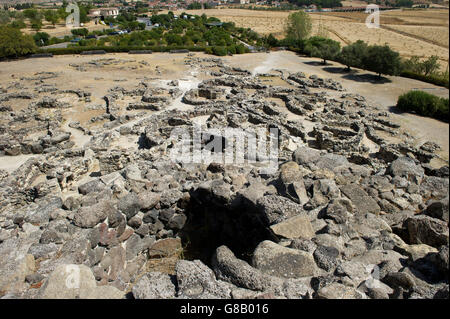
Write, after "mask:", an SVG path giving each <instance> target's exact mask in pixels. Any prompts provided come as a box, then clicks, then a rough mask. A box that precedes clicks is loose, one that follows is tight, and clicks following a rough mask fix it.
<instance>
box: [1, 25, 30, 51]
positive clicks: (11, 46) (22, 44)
mask: <svg viewBox="0 0 450 319" xmlns="http://www.w3.org/2000/svg"><path fill="white" fill-rule="evenodd" d="M36 49H37V48H36V44H35V43H34V40H33V38H32V37H31V36H30V35H23V34H22V32H21V31H20V30H19V29H16V28H11V27H6V26H4V27H0V58H2V57H18V56H21V55H26V54H30V53H34V52H36Z"/></svg>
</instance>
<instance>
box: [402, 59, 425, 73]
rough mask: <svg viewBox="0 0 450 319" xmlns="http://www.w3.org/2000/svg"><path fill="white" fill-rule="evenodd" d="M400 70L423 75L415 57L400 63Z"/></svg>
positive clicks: (420, 64)
mask: <svg viewBox="0 0 450 319" xmlns="http://www.w3.org/2000/svg"><path fill="white" fill-rule="evenodd" d="M402 69H403V70H405V71H409V72H413V73H415V74H422V73H423V64H422V62H421V61H420V58H419V57H418V56H417V55H415V56H412V57H411V58H409V59H408V60H404V61H403V62H402Z"/></svg>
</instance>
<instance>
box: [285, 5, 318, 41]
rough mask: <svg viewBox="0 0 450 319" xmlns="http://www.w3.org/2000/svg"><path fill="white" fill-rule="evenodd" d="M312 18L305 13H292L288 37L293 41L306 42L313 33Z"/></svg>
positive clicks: (287, 31) (288, 25) (287, 25)
mask: <svg viewBox="0 0 450 319" xmlns="http://www.w3.org/2000/svg"><path fill="white" fill-rule="evenodd" d="M311 29H312V24H311V18H310V17H309V15H308V14H307V13H306V12H304V11H298V12H294V13H291V14H290V15H289V17H288V21H287V24H286V35H287V36H286V37H287V38H290V39H293V40H296V41H298V40H304V39H306V38H308V36H309V34H310V33H311Z"/></svg>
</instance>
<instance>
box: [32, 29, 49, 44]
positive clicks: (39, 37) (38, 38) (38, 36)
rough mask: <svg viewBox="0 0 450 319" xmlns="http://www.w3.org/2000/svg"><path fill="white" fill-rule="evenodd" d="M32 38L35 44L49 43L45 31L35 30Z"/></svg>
mask: <svg viewBox="0 0 450 319" xmlns="http://www.w3.org/2000/svg"><path fill="white" fill-rule="evenodd" d="M33 39H34V42H35V43H36V45H37V46H44V45H48V44H49V39H50V35H49V34H48V33H46V32H36V33H35V34H34V35H33Z"/></svg>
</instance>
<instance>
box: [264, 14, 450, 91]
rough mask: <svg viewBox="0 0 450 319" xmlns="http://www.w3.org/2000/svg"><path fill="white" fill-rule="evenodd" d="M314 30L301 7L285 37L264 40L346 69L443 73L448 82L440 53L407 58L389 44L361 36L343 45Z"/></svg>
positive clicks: (425, 73) (424, 73)
mask: <svg viewBox="0 0 450 319" xmlns="http://www.w3.org/2000/svg"><path fill="white" fill-rule="evenodd" d="M311 31H312V23H311V18H310V17H309V15H308V14H307V13H306V12H304V11H298V12H295V13H292V14H290V15H289V18H288V22H287V25H286V38H285V39H283V40H277V39H276V38H275V37H273V36H272V35H269V36H268V37H267V38H266V39H265V42H266V44H267V46H268V47H276V46H287V47H289V48H292V49H294V50H295V51H298V52H301V53H304V54H306V55H309V56H311V57H318V58H321V59H322V61H323V64H326V63H327V61H328V60H332V61H336V62H340V63H342V64H343V65H345V66H346V67H347V71H350V70H351V68H352V67H355V68H360V69H365V70H368V71H372V72H375V73H377V74H378V76H381V75H382V74H385V75H400V74H402V75H403V74H410V75H411V76H414V75H417V76H423V77H426V78H430V77H442V78H446V79H447V80H446V85H447V86H448V73H443V74H442V73H440V72H439V59H438V57H437V56H431V57H429V58H427V59H425V60H424V59H420V58H419V57H417V56H414V57H412V58H410V59H407V60H404V59H401V58H400V54H399V53H398V52H396V51H394V50H392V49H391V48H390V47H389V46H388V45H387V44H385V45H369V44H367V43H366V42H364V41H362V40H358V41H356V42H354V43H351V44H349V45H347V46H344V47H343V48H341V44H340V43H339V42H337V41H334V40H332V39H329V38H326V37H321V36H312V37H310V34H311ZM421 80H422V79H421ZM435 84H438V85H440V83H435Z"/></svg>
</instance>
